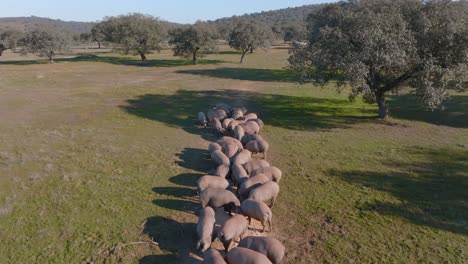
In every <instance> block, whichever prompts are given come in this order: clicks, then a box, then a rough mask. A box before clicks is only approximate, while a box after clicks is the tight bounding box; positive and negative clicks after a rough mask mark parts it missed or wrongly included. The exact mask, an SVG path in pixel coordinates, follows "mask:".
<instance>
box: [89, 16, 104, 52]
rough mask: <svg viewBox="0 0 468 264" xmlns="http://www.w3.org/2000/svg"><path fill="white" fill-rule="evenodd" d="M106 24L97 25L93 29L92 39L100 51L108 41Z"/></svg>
mask: <svg viewBox="0 0 468 264" xmlns="http://www.w3.org/2000/svg"><path fill="white" fill-rule="evenodd" d="M105 30H106V28H105V23H104V22H101V23H97V24H95V25H94V26H93V28H91V38H92V40H93V41H95V42H96V43H97V44H98V48H99V49H100V48H101V46H102V45H103V44H104V42H105V41H106V32H105Z"/></svg>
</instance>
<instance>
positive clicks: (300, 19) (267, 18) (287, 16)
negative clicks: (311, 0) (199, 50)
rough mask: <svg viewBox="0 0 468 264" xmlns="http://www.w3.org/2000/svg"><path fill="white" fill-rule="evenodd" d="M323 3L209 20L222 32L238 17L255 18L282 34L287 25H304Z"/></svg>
mask: <svg viewBox="0 0 468 264" xmlns="http://www.w3.org/2000/svg"><path fill="white" fill-rule="evenodd" d="M322 6H323V4H316V5H304V6H299V7H289V8H284V9H278V10H272V11H263V12H259V13H250V14H244V15H241V16H232V17H226V18H220V19H216V20H214V21H209V22H210V23H212V24H214V25H216V26H217V27H218V28H219V29H220V31H221V32H223V31H226V30H227V29H229V27H230V26H231V25H232V23H233V22H235V21H236V20H238V19H253V20H256V21H260V22H262V23H265V24H267V25H268V26H270V27H271V28H272V30H273V31H274V32H275V33H277V34H282V32H284V29H285V28H286V27H291V26H295V27H303V26H304V21H305V19H306V18H307V16H308V15H309V14H310V13H312V12H314V11H316V10H318V9H319V8H321V7H322Z"/></svg>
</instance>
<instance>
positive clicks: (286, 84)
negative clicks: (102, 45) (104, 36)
mask: <svg viewBox="0 0 468 264" xmlns="http://www.w3.org/2000/svg"><path fill="white" fill-rule="evenodd" d="M285 58H287V50H285V49H271V50H268V51H265V52H264V51H259V52H256V53H254V54H249V55H247V57H246V62H245V64H244V65H241V64H238V63H237V61H238V60H239V55H238V54H237V53H235V52H222V53H218V54H212V55H209V56H207V57H206V58H204V62H206V64H203V65H197V66H191V65H190V61H186V60H179V59H177V58H174V57H172V55H171V54H170V52H169V51H164V52H162V53H161V54H154V55H151V56H150V57H149V60H150V61H149V64H148V65H149V66H154V67H131V66H135V65H140V62H138V60H137V58H136V57H122V56H118V55H115V54H112V53H105V54H100V55H97V56H96V57H95V56H81V57H77V58H63V59H59V60H58V63H55V64H52V65H49V64H42V63H39V64H38V63H36V62H37V58H34V57H31V58H30V57H27V58H21V59H22V60H18V58H17V57H15V56H14V55H12V54H6V55H5V58H3V57H2V61H3V62H2V63H1V64H0V73H1V75H0V78H1V83H0V120H2V123H1V125H0V237H1V239H0V263H80V262H86V261H93V262H94V263H102V262H106V263H197V260H195V259H194V258H193V257H192V254H193V253H194V249H193V247H194V244H195V223H196V219H197V218H196V215H195V214H194V212H195V211H196V210H197V208H198V204H197V200H196V197H195V196H196V192H195V188H194V185H195V180H196V179H197V178H198V177H199V176H200V175H203V174H204V173H206V172H207V171H209V170H210V169H211V164H210V163H209V161H207V160H206V151H205V149H206V146H207V141H212V140H213V139H214V137H213V135H211V133H210V131H209V129H201V128H198V127H197V126H196V120H195V118H196V113H197V112H198V111H203V110H204V111H206V109H208V107H209V105H210V104H214V103H217V102H220V101H224V102H229V103H233V104H241V105H245V106H246V107H248V108H249V110H250V111H253V112H257V113H258V114H259V116H260V117H261V118H262V119H263V120H264V122H265V124H266V125H265V127H264V130H263V132H262V135H263V136H264V137H265V138H266V139H267V140H268V142H269V143H270V148H271V150H270V154H269V159H270V160H271V162H272V164H274V165H275V166H278V167H279V168H281V169H282V170H283V172H284V177H283V179H282V181H281V184H280V186H281V192H280V197H279V198H278V202H277V205H276V206H275V208H274V220H273V221H274V224H275V226H276V230H275V232H274V233H273V234H272V235H273V236H275V237H277V238H279V239H280V240H281V241H283V242H284V243H285V245H286V247H287V249H288V254H287V263H315V262H317V263H348V262H355V263H376V262H378V263H464V262H465V261H466V259H467V257H468V256H467V253H466V252H467V247H466V245H468V239H467V235H468V230H467V217H468V214H467V212H468V195H467V192H466V190H467V189H468V159H467V157H468V118H467V114H468V112H467V107H466V106H467V104H468V95H467V94H466V93H464V94H460V95H456V96H453V97H452V98H451V99H450V101H449V102H448V104H447V108H446V110H445V111H436V112H426V111H424V109H422V108H420V107H418V106H417V102H416V101H415V99H414V97H413V96H411V95H410V94H409V93H404V94H402V95H400V96H398V97H396V96H395V97H393V96H392V97H391V98H390V100H389V101H390V107H391V111H392V117H391V118H389V119H388V120H384V121H382V120H377V119H375V116H376V107H375V106H373V105H367V104H365V103H363V102H362V101H360V100H358V101H357V102H355V103H350V102H349V101H348V100H347V94H346V93H343V94H336V93H335V91H334V88H333V87H332V86H331V85H330V86H329V87H325V88H321V87H316V86H314V85H311V84H306V85H298V84H297V83H295V82H294V81H293V76H292V75H290V73H288V72H287V71H284V70H282V67H283V66H284V65H285ZM20 61H26V62H24V63H22V62H20ZM28 61H29V62H28ZM148 65H147V66H148ZM172 66H177V67H172ZM150 238H152V239H153V240H154V241H156V242H158V243H159V245H158V246H156V245H153V244H129V243H131V242H136V241H148V240H149V239H150Z"/></svg>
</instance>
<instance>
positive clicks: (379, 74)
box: [289, 0, 468, 118]
mask: <svg viewBox="0 0 468 264" xmlns="http://www.w3.org/2000/svg"><path fill="white" fill-rule="evenodd" d="M307 28H308V39H307V44H306V45H300V44H296V45H294V47H293V49H292V50H291V56H290V58H289V63H290V65H291V68H293V69H294V70H296V71H297V72H299V73H300V74H301V77H302V80H303V81H308V80H315V81H319V82H321V83H326V82H328V81H329V80H331V79H337V80H338V82H337V84H338V86H339V87H341V86H342V85H344V84H350V85H351V87H352V92H351V94H350V99H354V98H355V97H356V96H358V95H360V94H362V95H363V98H364V100H365V101H366V102H369V103H375V102H377V104H378V106H379V117H381V118H384V117H386V116H387V115H388V113H389V111H388V107H387V104H386V101H385V96H386V95H387V94H388V93H390V92H393V93H396V92H398V89H399V88H401V87H402V86H404V85H408V86H410V87H413V88H414V90H415V94H416V95H417V96H419V98H420V99H421V100H422V102H424V104H425V105H426V106H427V107H428V108H430V109H435V108H438V107H441V106H442V103H443V101H444V100H445V99H446V98H447V97H448V91H449V90H451V89H455V90H460V89H463V88H464V87H466V82H465V81H466V78H467V71H466V69H467V64H468V44H467V43H468V11H467V5H466V3H464V2H457V1H449V0H440V1H419V0H353V1H348V2H339V3H335V4H329V5H327V6H325V7H324V8H323V9H321V10H320V11H318V12H317V13H314V14H311V15H310V16H309V17H308V19H307Z"/></svg>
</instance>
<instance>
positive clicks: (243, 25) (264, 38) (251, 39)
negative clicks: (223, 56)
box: [228, 19, 274, 63]
mask: <svg viewBox="0 0 468 264" xmlns="http://www.w3.org/2000/svg"><path fill="white" fill-rule="evenodd" d="M273 38H274V36H273V32H272V31H271V28H270V27H268V26H266V25H264V24H261V23H259V22H256V21H254V20H246V19H242V20H239V21H238V22H237V23H236V25H235V26H234V27H233V28H232V30H231V32H230V33H229V39H228V41H229V46H231V47H232V48H234V49H236V50H240V51H241V52H242V56H241V59H240V62H241V63H242V62H243V61H244V56H245V54H246V53H247V52H248V51H252V50H254V49H257V48H267V47H269V46H270V45H271V41H272V40H273Z"/></svg>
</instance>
